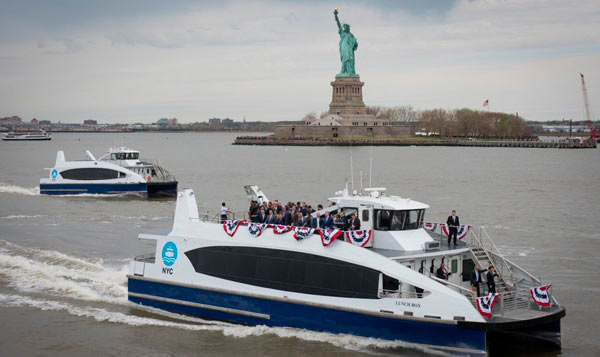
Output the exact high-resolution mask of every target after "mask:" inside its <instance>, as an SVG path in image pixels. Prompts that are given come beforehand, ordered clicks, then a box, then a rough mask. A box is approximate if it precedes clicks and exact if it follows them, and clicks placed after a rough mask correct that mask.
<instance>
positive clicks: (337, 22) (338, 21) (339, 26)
mask: <svg viewBox="0 0 600 357" xmlns="http://www.w3.org/2000/svg"><path fill="white" fill-rule="evenodd" d="M333 15H334V16H335V23H336V24H337V27H338V32H339V31H342V25H341V24H340V19H339V18H338V9H337V8H336V9H335V10H333Z"/></svg>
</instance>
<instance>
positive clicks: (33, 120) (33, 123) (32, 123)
mask: <svg viewBox="0 0 600 357" xmlns="http://www.w3.org/2000/svg"><path fill="white" fill-rule="evenodd" d="M30 123H31V125H38V120H37V118H33V119H31V121H30Z"/></svg>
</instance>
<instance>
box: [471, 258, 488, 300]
mask: <svg viewBox="0 0 600 357" xmlns="http://www.w3.org/2000/svg"><path fill="white" fill-rule="evenodd" d="M486 271H487V269H483V270H479V266H478V265H475V267H474V268H473V271H472V272H471V289H472V290H473V291H474V292H475V291H476V292H477V297H480V296H481V291H480V290H479V284H481V274H483V273H485V272H486Z"/></svg>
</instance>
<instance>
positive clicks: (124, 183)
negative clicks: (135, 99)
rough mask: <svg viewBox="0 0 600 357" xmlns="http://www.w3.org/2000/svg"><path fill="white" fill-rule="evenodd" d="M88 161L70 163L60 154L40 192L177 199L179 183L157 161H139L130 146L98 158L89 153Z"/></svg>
mask: <svg viewBox="0 0 600 357" xmlns="http://www.w3.org/2000/svg"><path fill="white" fill-rule="evenodd" d="M86 157H87V159H86V160H74V161H67V160H66V159H65V154H64V152H63V151H58V153H57V155H56V162H55V164H54V167H52V168H48V169H46V170H49V171H50V173H49V175H48V177H47V178H41V179H40V193H41V194H47V195H74V194H120V195H137V196H142V197H175V196H176V194H177V180H176V179H175V177H174V176H173V175H172V174H171V173H169V171H167V170H166V169H165V168H164V167H162V166H161V165H160V164H159V163H158V162H155V161H142V160H140V158H139V157H140V152H139V151H137V150H132V149H129V148H127V147H117V148H110V149H109V150H108V152H107V153H106V154H105V155H103V156H102V157H100V159H96V157H95V156H94V155H93V154H92V153H91V152H90V151H89V150H88V151H86Z"/></svg>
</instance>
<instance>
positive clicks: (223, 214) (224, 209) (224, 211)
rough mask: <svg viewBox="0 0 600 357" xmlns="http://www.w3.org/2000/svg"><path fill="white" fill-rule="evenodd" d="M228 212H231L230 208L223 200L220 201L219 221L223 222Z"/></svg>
mask: <svg viewBox="0 0 600 357" xmlns="http://www.w3.org/2000/svg"><path fill="white" fill-rule="evenodd" d="M228 213H231V210H230V209H229V207H227V205H226V204H225V202H223V203H221V223H223V222H225V221H226V220H227V214H228Z"/></svg>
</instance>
